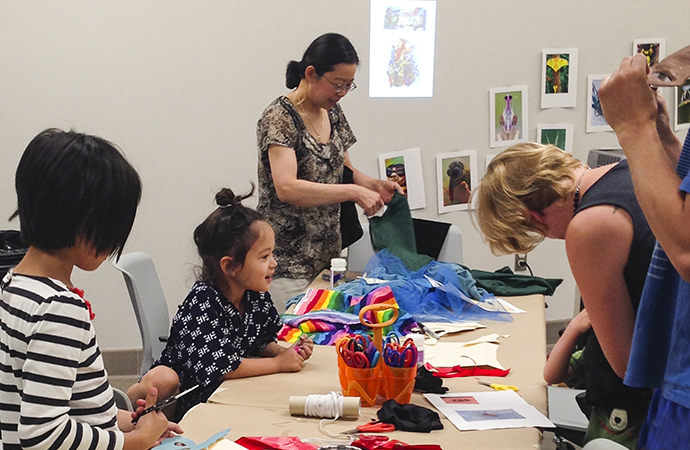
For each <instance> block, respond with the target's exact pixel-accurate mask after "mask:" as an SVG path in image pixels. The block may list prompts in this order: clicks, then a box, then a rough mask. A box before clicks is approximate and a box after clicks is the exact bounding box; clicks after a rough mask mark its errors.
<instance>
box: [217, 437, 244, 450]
mask: <svg viewBox="0 0 690 450" xmlns="http://www.w3.org/2000/svg"><path fill="white" fill-rule="evenodd" d="M208 450H247V449H246V448H244V447H242V446H241V445H240V444H238V443H236V442H233V441H231V440H230V439H227V438H223V439H221V440H219V441H218V442H216V443H215V444H211V445H210V446H209V447H208Z"/></svg>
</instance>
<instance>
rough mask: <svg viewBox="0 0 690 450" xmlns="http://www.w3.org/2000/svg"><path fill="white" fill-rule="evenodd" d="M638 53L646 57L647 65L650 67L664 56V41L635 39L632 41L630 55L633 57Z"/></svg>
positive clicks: (660, 39) (659, 39)
mask: <svg viewBox="0 0 690 450" xmlns="http://www.w3.org/2000/svg"><path fill="white" fill-rule="evenodd" d="M638 53H642V54H643V55H645V56H646V57H647V65H648V66H650V67H651V66H653V65H654V64H656V63H658V62H659V61H661V60H662V59H664V57H665V56H666V39H664V38H650V39H635V40H634V41H633V49H632V54H633V56H635V55H636V54H638Z"/></svg>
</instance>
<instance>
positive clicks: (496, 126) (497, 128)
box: [489, 86, 529, 148]
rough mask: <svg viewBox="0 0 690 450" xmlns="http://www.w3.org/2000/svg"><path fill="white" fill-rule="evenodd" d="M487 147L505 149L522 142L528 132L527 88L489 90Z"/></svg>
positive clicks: (511, 87)
mask: <svg viewBox="0 0 690 450" xmlns="http://www.w3.org/2000/svg"><path fill="white" fill-rule="evenodd" d="M489 103H490V107H489V112H490V114H491V117H490V118H489V129H490V130H491V131H490V136H489V146H490V147H491V148H494V147H507V146H509V145H513V144H517V143H518V142H523V141H524V140H525V139H526V138H525V135H526V134H527V130H529V126H528V120H527V111H528V109H527V86H510V87H506V88H492V89H489Z"/></svg>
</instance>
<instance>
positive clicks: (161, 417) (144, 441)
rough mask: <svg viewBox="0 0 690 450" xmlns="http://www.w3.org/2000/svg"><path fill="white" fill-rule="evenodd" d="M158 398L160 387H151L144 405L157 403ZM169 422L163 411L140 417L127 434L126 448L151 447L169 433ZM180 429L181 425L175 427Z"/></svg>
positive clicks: (129, 449) (131, 449)
mask: <svg viewBox="0 0 690 450" xmlns="http://www.w3.org/2000/svg"><path fill="white" fill-rule="evenodd" d="M157 398H158V389H156V388H153V387H152V388H151V389H149V392H148V394H146V403H145V404H144V407H146V408H149V407H151V406H153V405H155V404H156V399H157ZM138 409H139V402H137V410H138ZM169 424H170V422H168V419H167V417H165V414H163V413H162V412H161V411H152V412H150V413H148V414H145V415H143V416H140V417H139V421H138V422H137V424H136V427H135V428H134V430H133V431H131V432H129V433H126V434H125V445H124V450H135V449H142V448H150V447H152V446H153V445H155V444H156V443H157V442H158V441H159V440H160V438H161V436H163V435H164V433H165V434H167V433H168V430H169ZM173 429H179V430H181V428H179V427H173Z"/></svg>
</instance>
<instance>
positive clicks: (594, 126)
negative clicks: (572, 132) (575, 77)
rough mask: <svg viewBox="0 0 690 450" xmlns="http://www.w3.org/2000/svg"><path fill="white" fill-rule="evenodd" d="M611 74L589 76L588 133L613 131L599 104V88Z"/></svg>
mask: <svg viewBox="0 0 690 450" xmlns="http://www.w3.org/2000/svg"><path fill="white" fill-rule="evenodd" d="M610 75H611V74H604V75H588V76H587V133H596V132H600V131H613V128H611V126H609V124H608V122H606V118H604V113H603V112H602V110H601V103H600V102H599V86H601V82H602V81H603V80H604V78H606V77H608V76H610Z"/></svg>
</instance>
